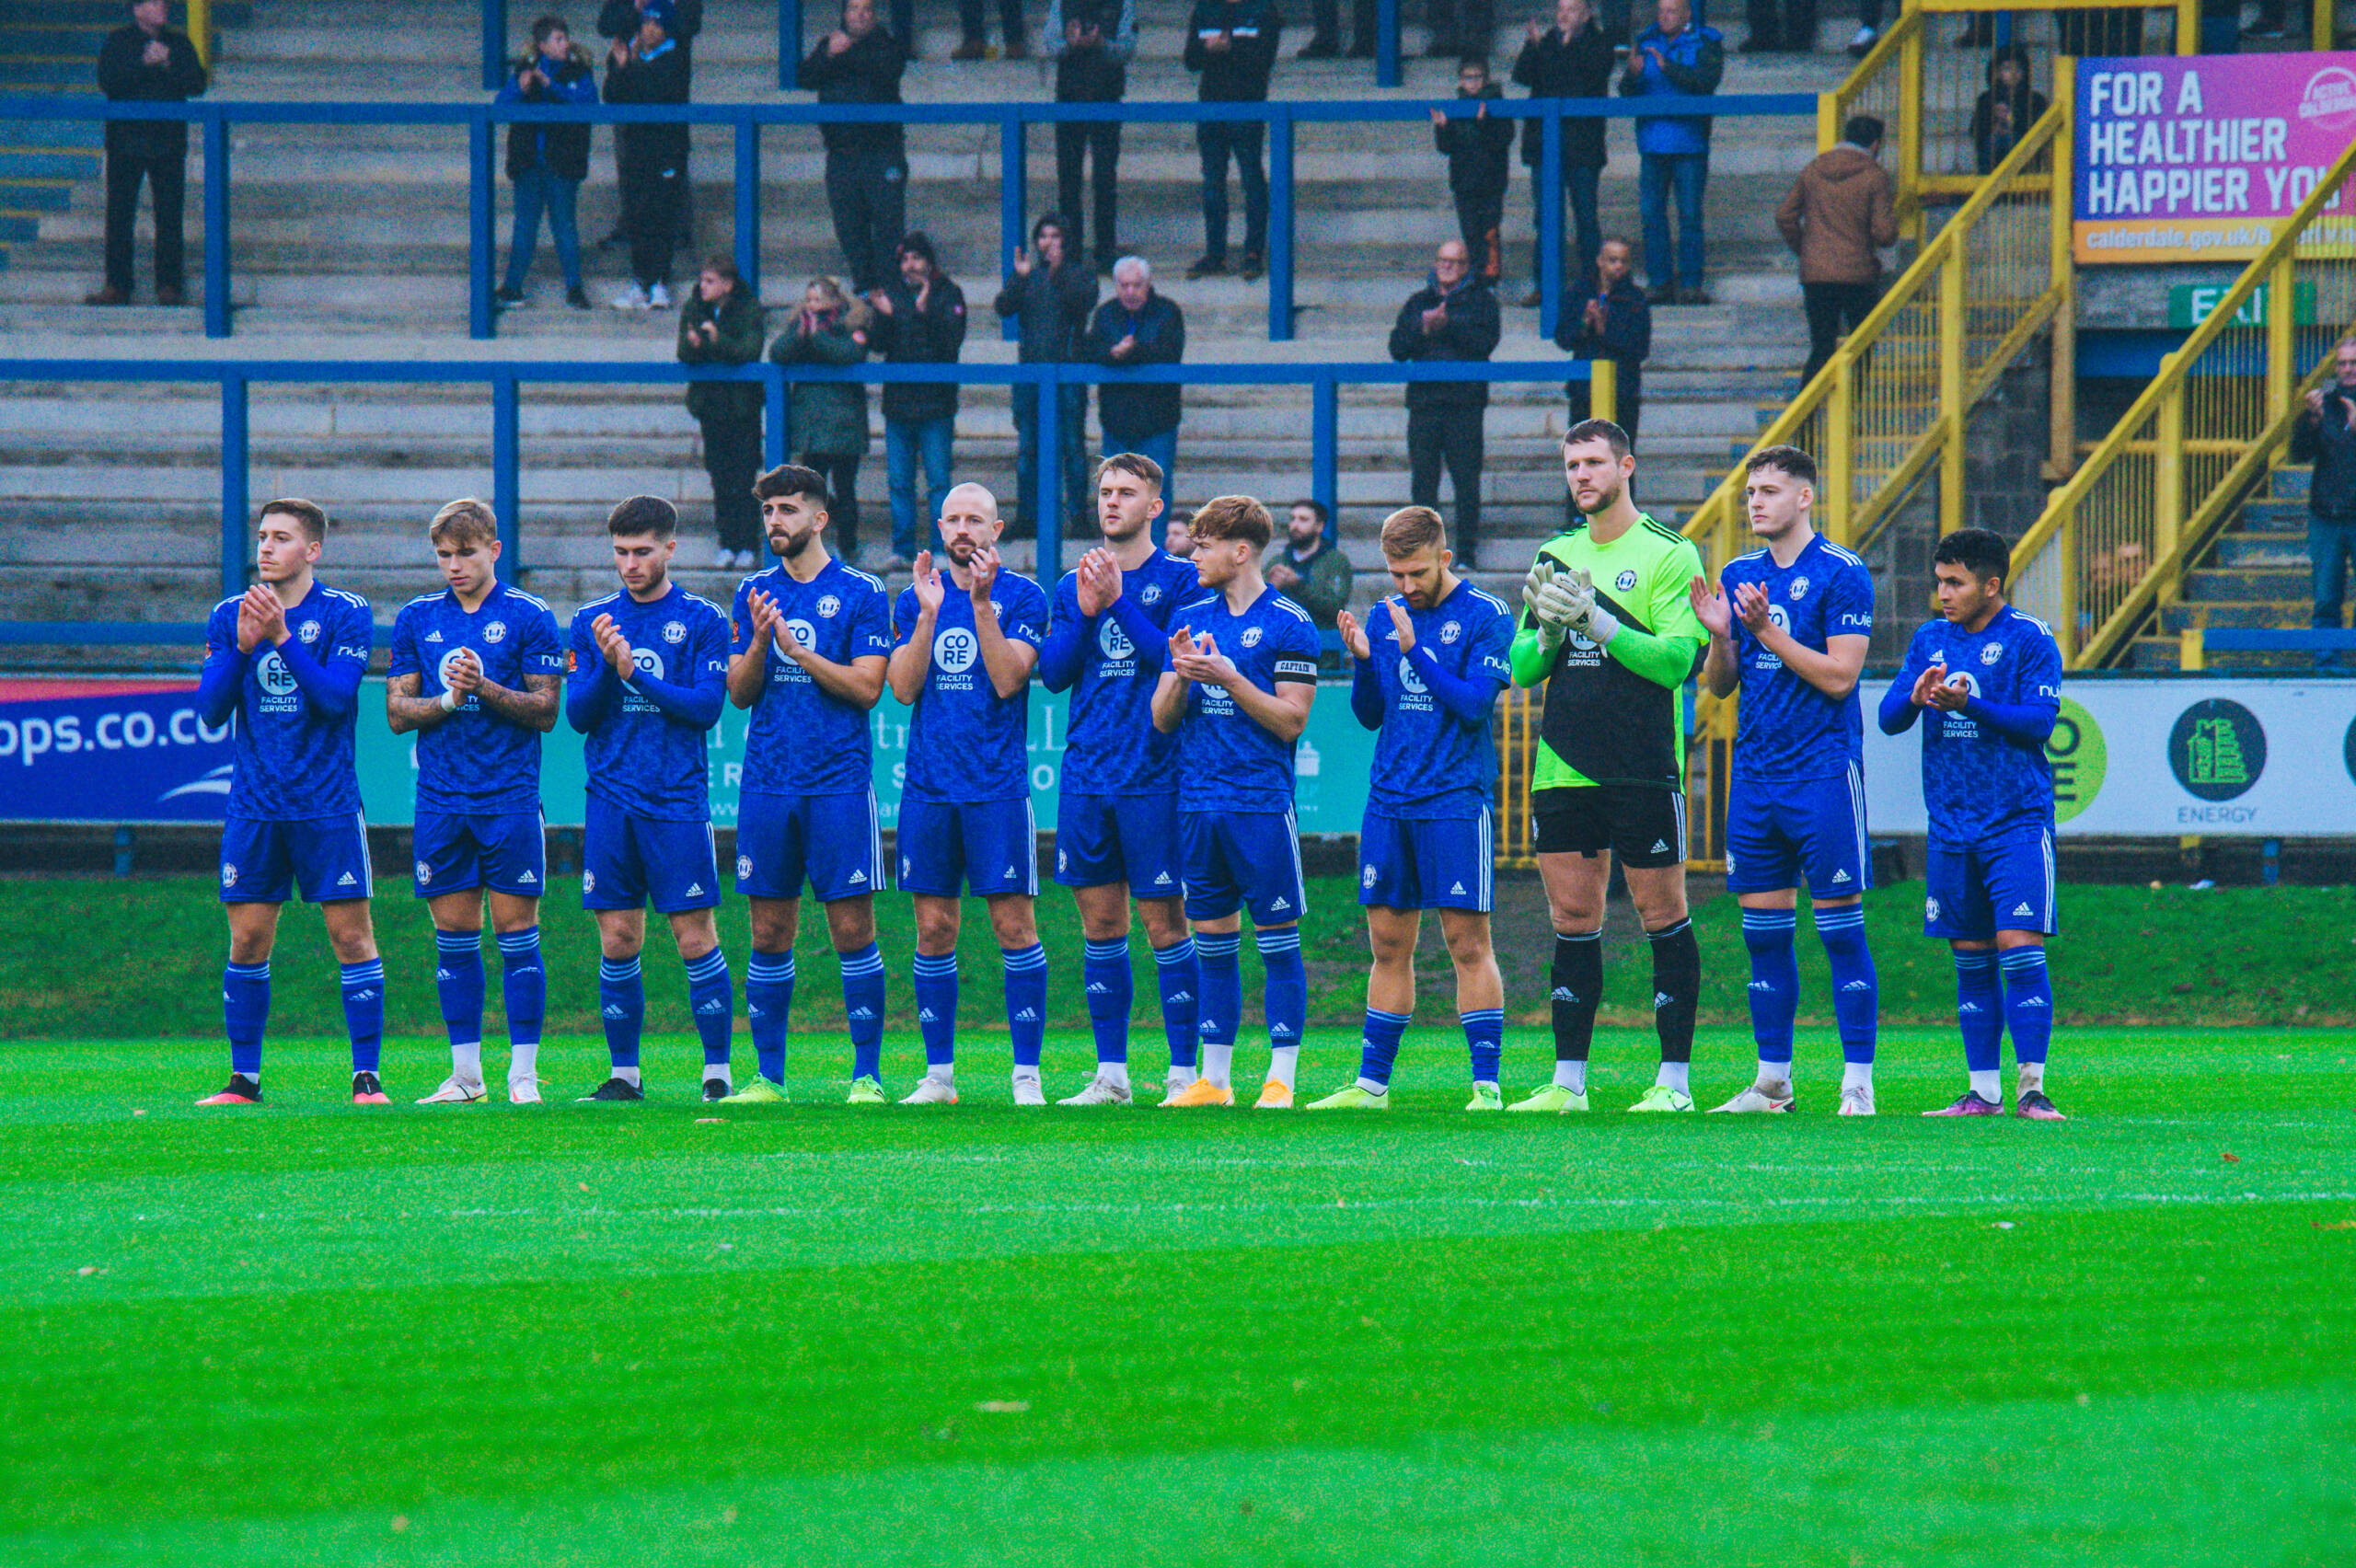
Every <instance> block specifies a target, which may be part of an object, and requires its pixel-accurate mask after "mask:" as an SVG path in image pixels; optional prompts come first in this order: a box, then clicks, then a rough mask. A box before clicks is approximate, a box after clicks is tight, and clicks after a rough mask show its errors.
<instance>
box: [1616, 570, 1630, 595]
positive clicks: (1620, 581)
mask: <svg viewBox="0 0 2356 1568" xmlns="http://www.w3.org/2000/svg"><path fill="white" fill-rule="evenodd" d="M1611 585H1612V586H1613V587H1615V588H1617V589H1619V590H1620V592H1622V593H1623V594H1625V593H1626V592H1627V591H1628V590H1629V589H1631V588H1634V586H1635V585H1636V574H1635V573H1634V572H1633V571H1623V572H1622V573H1621V574H1620V575H1619V576H1617V577H1615V578H1613V579H1612V580H1611Z"/></svg>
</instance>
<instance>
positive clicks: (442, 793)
mask: <svg viewBox="0 0 2356 1568" xmlns="http://www.w3.org/2000/svg"><path fill="white" fill-rule="evenodd" d="M426 538H427V540H428V542H430V543H431V544H432V545H433V559H434V560H435V562H436V563H437V564H438V565H439V566H440V567H441V568H442V580H443V582H444V583H445V587H444V589H443V591H442V592H441V593H439V594H425V595H424V596H422V597H421V598H416V599H411V600H410V602H409V603H408V604H406V605H402V606H401V610H400V614H399V615H398V616H396V617H394V619H393V649H392V663H391V667H390V669H389V672H388V675H389V678H388V679H387V682H386V685H385V720H386V722H387V723H388V724H389V725H391V726H392V731H393V733H395V734H396V735H409V734H413V735H415V736H416V737H417V744H416V754H415V765H416V772H417V819H416V824H417V825H416V833H415V840H416V856H415V859H416V865H415V867H414V869H413V872H412V882H413V885H414V887H415V889H416V892H417V896H418V897H420V898H422V899H424V900H426V907H427V909H428V910H429V911H430V912H431V913H432V915H433V946H434V958H433V985H434V989H435V990H436V991H437V992H439V993H440V996H441V1002H442V1021H443V1024H444V1026H445V1028H446V1029H447V1030H448V1031H449V1035H450V1076H449V1078H447V1079H445V1081H444V1083H443V1085H442V1087H441V1088H439V1089H437V1090H434V1091H433V1093H432V1094H429V1095H427V1096H426V1097H425V1098H424V1099H422V1100H420V1101H418V1103H419V1104H420V1105H464V1104H469V1103H471V1102H473V1101H479V1100H480V1099H482V1098H483V1077H482V1011H483V990H484V986H483V965H482V915H483V901H484V897H485V895H486V894H488V895H489V898H490V902H491V928H492V929H493V930H494V931H495V932H496V933H497V936H498V940H499V957H500V963H501V967H502V972H503V973H502V980H503V992H504V1000H505V1002H506V1009H507V1037H508V1051H509V1055H508V1065H507V1098H508V1099H509V1100H511V1101H514V1103H516V1104H518V1105H537V1104H538V1103H539V1101H540V1075H539V1055H540V1022H541V1020H542V1019H543V1018H544V1017H545V1016H546V1014H547V1012H548V971H547V969H546V968H545V967H544V966H543V965H542V963H541V962H540V894H541V893H542V891H543V890H544V889H545V888H546V887H547V885H548V880H549V863H548V834H547V829H546V826H545V824H543V823H542V821H541V819H540V737H541V736H542V735H544V734H546V733H548V732H549V731H550V730H553V729H555V728H556V719H557V705H558V700H559V697H560V692H561V689H562V687H563V685H564V644H563V642H562V640H560V638H559V637H558V635H557V629H556V617H555V615H554V614H552V613H551V612H550V611H549V607H548V605H544V604H542V603H541V602H540V601H539V600H537V599H535V598H534V597H532V595H530V594H526V593H524V592H522V591H521V590H519V589H517V588H515V587H514V586H513V585H511V584H508V583H504V582H501V581H500V580H499V576H498V569H499V550H500V545H499V522H498V518H497V516H496V514H494V513H492V511H491V508H490V506H489V505H487V504H485V503H484V502H479V501H475V500H471V499H468V500H461V501H454V502H450V504H448V505H447V506H445V507H444V508H443V509H442V510H441V511H439V512H437V513H434V514H433V523H432V525H430V526H429V527H428V528H427V530H426Z"/></svg>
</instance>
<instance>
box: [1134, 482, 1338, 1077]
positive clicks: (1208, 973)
mask: <svg viewBox="0 0 2356 1568" xmlns="http://www.w3.org/2000/svg"><path fill="white" fill-rule="evenodd" d="M1271 532H1272V526H1271V525H1270V523H1269V519H1268V509H1267V508H1266V507H1265V506H1263V505H1261V504H1260V503H1259V502H1256V501H1254V500H1253V499H1252V498H1251V497H1250V496H1248V495H1223V496H1218V497H1217V498H1215V499H1213V500H1211V501H1209V502H1206V503H1204V505H1203V506H1202V508H1201V509H1200V510H1199V511H1197V512H1196V513H1195V519H1194V536H1195V574H1196V576H1197V578H1198V579H1199V580H1200V582H1201V583H1202V586H1203V588H1204V589H1205V590H1206V592H1205V593H1203V594H1200V595H1198V596H1196V597H1195V598H1193V599H1190V600H1188V601H1187V602H1186V603H1184V604H1183V605H1179V606H1178V608H1177V610H1176V611H1175V612H1173V614H1172V617H1171V619H1172V621H1173V622H1175V623H1176V625H1177V629H1176V630H1175V631H1173V632H1172V633H1171V635H1170V644H1169V646H1170V668H1169V669H1167V670H1165V671H1163V672H1162V674H1161V681H1160V683H1159V684H1158V685H1157V686H1155V687H1154V692H1153V722H1154V727H1155V728H1156V729H1159V730H1161V731H1162V732H1164V733H1169V734H1175V735H1176V736H1177V737H1178V838H1179V845H1180V849H1181V853H1182V854H1183V856H1184V865H1185V883H1186V917H1187V919H1188V920H1189V921H1190V922H1192V924H1193V926H1194V928H1195V955H1196V958H1197V960H1198V961H1199V962H1200V963H1201V964H1202V971H1203V988H1202V998H1203V999H1202V1037H1203V1055H1202V1071H1201V1075H1200V1076H1199V1077H1197V1078H1195V1081H1194V1082H1193V1083H1191V1084H1188V1085H1187V1086H1186V1087H1185V1089H1184V1090H1181V1091H1180V1092H1178V1093H1176V1094H1173V1095H1172V1096H1171V1097H1170V1098H1168V1099H1167V1100H1164V1101H1162V1103H1163V1104H1164V1105H1173V1106H1198V1105H1232V1104H1234V1103H1235V1090H1234V1086H1233V1084H1232V1082H1231V1081H1230V1074H1231V1072H1232V1069H1233V1064H1234V1059H1235V1034H1236V1031H1237V1029H1238V1027H1239V1026H1240V1025H1241V1023H1242V1016H1243V989H1242V976H1241V974H1240V973H1239V971H1238V966H1237V962H1236V953H1237V951H1238V949H1239V948H1240V946H1241V932H1242V924H1243V922H1242V914H1241V911H1242V910H1244V909H1246V908H1248V909H1250V911H1251V912H1252V931H1253V939H1254V940H1256V941H1257V943H1258V945H1259V949H1260V961H1261V965H1262V967H1263V969H1264V970H1265V972H1266V982H1265V992H1264V998H1263V1000H1264V1006H1265V1014H1266V1019H1267V1025H1268V1076H1267V1078H1266V1081H1265V1083H1264V1084H1263V1085H1262V1087H1261V1090H1260V1098H1259V1101H1258V1104H1259V1107H1260V1109H1262V1110H1289V1109H1291V1107H1292V1103H1293V1078H1294V1068H1295V1065H1296V1064H1297V1063H1298V1061H1299V1056H1300V1035H1301V1030H1302V1027H1303V1026H1304V1025H1305V1024H1306V1023H1307V1021H1308V1017H1309V974H1308V971H1307V969H1306V968H1305V967H1304V966H1303V964H1302V963H1301V958H1300V916H1301V911H1302V908H1303V907H1304V905H1305V903H1306V900H1305V898H1304V896H1303V893H1302V884H1301V875H1300V833H1299V828H1298V826H1297V825H1296V824H1295V822H1294V819H1293V746H1294V744H1295V743H1296V742H1298V741H1299V739H1300V733H1301V732H1302V731H1303V730H1305V729H1307V728H1308V726H1309V709H1310V705H1311V703H1313V702H1314V701H1315V700H1316V698H1317V655H1318V651H1319V649H1318V636H1317V628H1316V626H1315V624H1314V623H1312V622H1311V620H1310V618H1309V612H1307V611H1306V610H1304V609H1302V608H1301V607H1300V606H1299V605H1296V604H1294V603H1293V602H1292V601H1291V600H1290V599H1288V598H1286V597H1285V596H1284V595H1283V594H1280V593H1278V592H1276V590H1275V589H1274V588H1271V587H1269V586H1268V584H1267V582H1266V580H1265V578H1263V577H1262V576H1261V575H1260V557H1261V554H1262V552H1264V551H1265V550H1266V549H1267V548H1268V539H1269V536H1270V534H1271Z"/></svg>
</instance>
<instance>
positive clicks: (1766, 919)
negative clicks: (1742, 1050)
mask: <svg viewBox="0 0 2356 1568" xmlns="http://www.w3.org/2000/svg"><path fill="white" fill-rule="evenodd" d="M1798 921H1799V917H1798V916H1797V915H1796V914H1795V913H1794V912H1793V911H1791V910H1789V909H1746V910H1744V911H1743V912H1742V945H1743V946H1745V947H1747V948H1749V949H1750V1037H1751V1039H1752V1040H1753V1041H1755V1042H1757V1043H1758V1046H1759V1061H1760V1064H1761V1066H1762V1067H1772V1066H1781V1067H1782V1068H1783V1070H1784V1078H1785V1079H1786V1080H1788V1079H1789V1078H1791V1074H1792V1017H1793V1015H1794V1014H1795V1013H1796V1012H1797V1011H1798V1010H1799V1005H1800V963H1799V960H1798V958H1796V956H1794V954H1793V952H1792V932H1793V929H1794V928H1795V927H1796V926H1797V924H1798ZM1817 928H1818V929H1819V930H1821V929H1823V925H1822V922H1821V921H1819V923H1818V927H1817Z"/></svg>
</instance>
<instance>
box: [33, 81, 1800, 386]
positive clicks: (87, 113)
mask: <svg viewBox="0 0 2356 1568" xmlns="http://www.w3.org/2000/svg"><path fill="white" fill-rule="evenodd" d="M1484 102H1485V104H1486V107H1487V110H1488V113H1489V116H1490V118H1492V119H1507V120H1541V121H1545V124H1546V134H1545V135H1544V137H1543V138H1542V142H1541V149H1542V151H1541V159H1542V167H1541V170H1540V176H1539V181H1538V200H1539V220H1538V234H1539V264H1538V283H1539V291H1540V297H1541V306H1540V311H1539V330H1540V331H1541V332H1542V333H1543V334H1545V335H1546V336H1548V337H1552V336H1553V332H1554V325H1555V321H1556V319H1557V317H1558V316H1559V314H1560V311H1561V306H1562V287H1563V179H1562V136H1561V130H1562V122H1563V121H1565V120H1603V119H1631V118H1644V119H1652V118H1656V117H1659V116H1672V115H1707V116H1710V117H1712V118H1715V119H1721V120H1723V119H1729V118H1733V117H1737V116H1769V117H1775V116H1791V115H1814V114H1815V113H1816V112H1817V96H1816V95H1815V94H1813V93H1741V94H1731V95H1728V96H1725V97H1719V98H1513V99H1508V100H1503V101H1500V100H1496V99H1487V100H1484ZM1638 105H1642V107H1641V108H1639V107H1637V106H1638ZM1435 109H1438V110H1445V111H1446V112H1448V113H1449V114H1452V115H1461V114H1462V113H1463V112H1465V103H1464V100H1462V99H1460V98H1445V99H1386V100H1381V101H1357V100H1348V99H1301V100H1299V101H1284V100H1276V101H1272V102H1268V103H1013V104H988V105H964V104H931V103H912V104H814V103H797V104H598V105H583V106H580V107H567V108H547V107H541V106H538V105H528V104H491V103H480V104H461V103H453V104H383V103H229V102H197V103H187V104H141V103H105V102H97V101H92V100H88V99H74V98H0V121H9V120H48V121H57V120H182V121H192V122H194V123H196V124H197V125H198V126H199V127H200V128H201V131H202V137H201V140H202V146H203V156H204V334H205V336H206V337H208V338H225V337H227V336H229V330H230V306H229V198H230V179H231V172H230V167H229V127H230V126H231V125H256V124H268V125H448V126H453V127H456V126H463V127H465V129H466V132H467V147H468V159H467V167H468V192H469V200H468V269H467V271H468V304H467V322H468V334H469V335H470V336H472V337H475V338H479V339H487V338H491V337H494V336H496V335H497V332H498V315H497V313H496V311H495V310H494V309H493V308H492V302H491V293H492V290H493V289H494V288H495V287H496V283H495V282H494V269H495V267H496V264H497V261H498V239H497V233H496V227H497V217H498V189H499V184H498V181H499V161H498V156H497V138H496V136H495V134H494V132H495V128H496V127H498V126H500V125H504V124H510V123H524V124H538V123H551V124H558V123H561V124H579V123H582V122H583V121H585V122H587V123H589V124H593V125H647V124H677V123H681V122H685V123H687V124H691V125H727V126H732V127H733V128H734V131H735V155H736V156H735V192H736V200H735V225H734V233H735V256H736V265H737V269H738V270H739V271H742V272H743V273H744V275H745V282H747V283H749V284H750V285H752V286H753V287H754V288H755V289H757V288H758V287H759V286H760V259H761V209H760V185H761V131H762V130H763V128H764V127H768V126H775V125H806V126H815V125H873V124H888V123H893V122H898V123H902V124H907V125H990V124H995V125H996V126H998V128H999V270H1000V271H1001V272H1005V271H1011V270H1012V268H1013V266H1014V253H1015V252H1016V251H1017V250H1019V249H1021V248H1022V247H1023V246H1025V245H1027V244H1028V243H1029V238H1028V230H1029V227H1030V217H1029V213H1028V205H1027V197H1026V194H1025V190H1024V182H1025V178H1026V174H1027V169H1026V165H1025V158H1024V151H1025V147H1024V142H1025V137H1024V133H1025V131H1026V129H1027V128H1028V127H1029V126H1031V125H1034V124H1053V123H1056V122H1057V121H1106V120H1117V121H1121V122H1122V123H1124V124H1129V125H1171V124H1196V123H1200V122H1203V121H1260V122H1262V123H1264V124H1265V125H1266V126H1267V127H1268V138H1267V141H1268V255H1267V265H1268V336H1269V338H1270V339H1272V340H1276V341H1288V340H1290V339H1291V338H1292V336H1293V316H1294V306H1293V274H1294V265H1295V259H1296V258H1295V252H1294V226H1295V225H1294V218H1295V207H1294V174H1293V164H1294V156H1293V127H1294V126H1295V125H1297V124H1300V123H1302V122H1304V121H1307V122H1312V123H1315V122H1342V123H1377V122H1395V121H1428V120H1429V118H1430V112H1431V110H1435ZM1005 331H1006V335H1007V336H1008V337H1010V338H1011V337H1013V336H1014V334H1015V328H1014V325H1013V323H1012V322H1011V321H1010V322H1008V323H1007V325H1006V328H1005Z"/></svg>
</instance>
